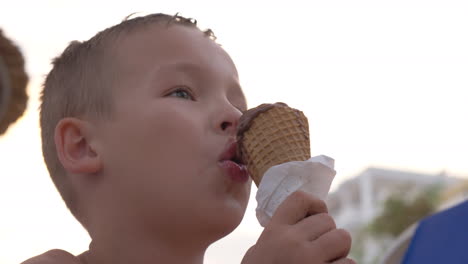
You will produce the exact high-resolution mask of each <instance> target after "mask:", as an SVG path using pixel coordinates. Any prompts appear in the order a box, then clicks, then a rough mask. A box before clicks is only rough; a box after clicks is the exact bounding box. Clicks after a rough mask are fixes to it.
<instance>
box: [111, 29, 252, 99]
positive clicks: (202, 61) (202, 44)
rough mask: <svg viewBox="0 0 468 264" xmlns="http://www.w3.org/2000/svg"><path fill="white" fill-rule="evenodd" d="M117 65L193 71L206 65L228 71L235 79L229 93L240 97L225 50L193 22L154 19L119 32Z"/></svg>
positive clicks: (131, 68)
mask: <svg viewBox="0 0 468 264" xmlns="http://www.w3.org/2000/svg"><path fill="white" fill-rule="evenodd" d="M117 49H118V57H120V59H119V61H120V63H119V64H121V66H123V67H124V68H125V71H126V72H135V73H136V72H138V71H139V73H141V72H152V74H153V75H157V74H155V73H157V72H193V73H197V72H198V73H199V72H203V71H206V70H207V68H206V67H207V66H208V65H209V66H210V67H213V65H214V68H217V70H220V71H223V72H224V73H228V74H230V75H231V77H233V78H234V79H235V81H236V84H233V86H235V87H233V89H231V90H232V91H233V93H235V94H236V96H237V97H242V99H243V100H244V101H245V97H244V94H243V91H242V89H241V87H240V85H239V80H238V72H237V69H236V67H235V65H234V62H233V61H232V59H231V57H230V56H229V55H228V54H227V52H226V51H225V50H224V49H223V48H222V47H221V46H220V45H219V44H217V43H216V42H215V41H213V40H212V39H211V38H210V37H209V36H207V35H206V34H205V33H204V32H202V31H201V30H199V29H198V28H196V27H194V26H187V25H178V24H171V25H167V24H166V23H154V25H147V26H144V27H143V28H141V29H139V30H137V31H134V32H130V33H129V34H128V35H124V36H121V39H120V41H119V44H118V45H117Z"/></svg>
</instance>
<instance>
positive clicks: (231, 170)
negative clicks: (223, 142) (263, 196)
mask: <svg viewBox="0 0 468 264" xmlns="http://www.w3.org/2000/svg"><path fill="white" fill-rule="evenodd" d="M219 165H220V167H221V168H222V169H223V170H224V171H225V173H226V174H227V175H228V176H229V177H230V178H231V179H232V180H234V181H237V182H242V183H244V182H247V181H248V180H249V174H248V173H247V167H246V166H245V164H243V162H242V161H241V160H240V159H239V157H238V156H237V142H236V141H230V142H229V143H228V144H227V147H226V149H225V150H224V151H223V153H221V156H220V158H219Z"/></svg>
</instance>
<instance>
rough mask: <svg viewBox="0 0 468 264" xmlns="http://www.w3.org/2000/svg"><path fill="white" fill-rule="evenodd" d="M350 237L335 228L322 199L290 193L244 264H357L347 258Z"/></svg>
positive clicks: (299, 192)
mask: <svg viewBox="0 0 468 264" xmlns="http://www.w3.org/2000/svg"><path fill="white" fill-rule="evenodd" d="M350 248H351V236H350V235H349V233H348V232H347V231H345V230H343V229H336V225H335V221H334V220H333V219H332V218H331V216H330V215H329V214H328V209H327V206H326V205H325V203H324V202H323V201H322V200H319V199H317V198H315V197H313V196H311V195H309V194H307V193H305V192H302V191H297V192H295V193H293V194H291V195H290V196H289V197H288V198H287V199H286V200H285V201H284V202H283V203H282V204H281V205H280V206H279V207H278V209H277V210H276V213H275V214H274V215H273V217H272V219H271V220H270V223H269V224H268V225H267V226H266V228H265V230H264V231H263V233H262V234H261V235H260V238H259V239H258V241H257V243H256V244H255V245H254V246H253V247H251V248H250V249H249V251H248V252H247V254H246V255H245V257H244V259H243V260H242V264H274V263H278V264H284V263H291V264H300V263H307V264H310V263H335V264H345V263H346V264H348V263H355V262H354V261H353V260H351V259H348V258H346V256H347V255H348V253H349V250H350Z"/></svg>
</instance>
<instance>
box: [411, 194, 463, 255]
mask: <svg viewBox="0 0 468 264" xmlns="http://www.w3.org/2000/svg"><path fill="white" fill-rule="evenodd" d="M402 263H403V264H416V263H418V264H419V263H424V264H435V263H438V264H439V263H447V264H462V263H463V264H468V201H465V202H463V203H461V204H459V205H457V206H455V207H452V208H449V209H446V210H444V211H441V212H439V213H436V214H434V215H431V216H429V217H427V218H425V219H423V220H422V221H421V222H420V223H419V226H418V228H417V229H416V232H415V233H414V235H413V239H412V240H411V243H410V245H409V247H408V250H407V251H406V255H405V257H404V259H403V262H402Z"/></svg>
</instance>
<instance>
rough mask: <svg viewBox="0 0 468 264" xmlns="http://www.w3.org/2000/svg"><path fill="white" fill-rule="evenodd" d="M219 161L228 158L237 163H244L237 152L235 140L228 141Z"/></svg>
mask: <svg viewBox="0 0 468 264" xmlns="http://www.w3.org/2000/svg"><path fill="white" fill-rule="evenodd" d="M219 160H220V161H226V160H230V161H232V162H235V163H237V164H238V165H245V164H244V162H243V161H242V160H241V158H240V157H239V155H238V153H237V142H236V141H232V142H230V143H228V145H227V148H226V150H225V151H224V152H223V153H222V154H221V156H220V159H219Z"/></svg>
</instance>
